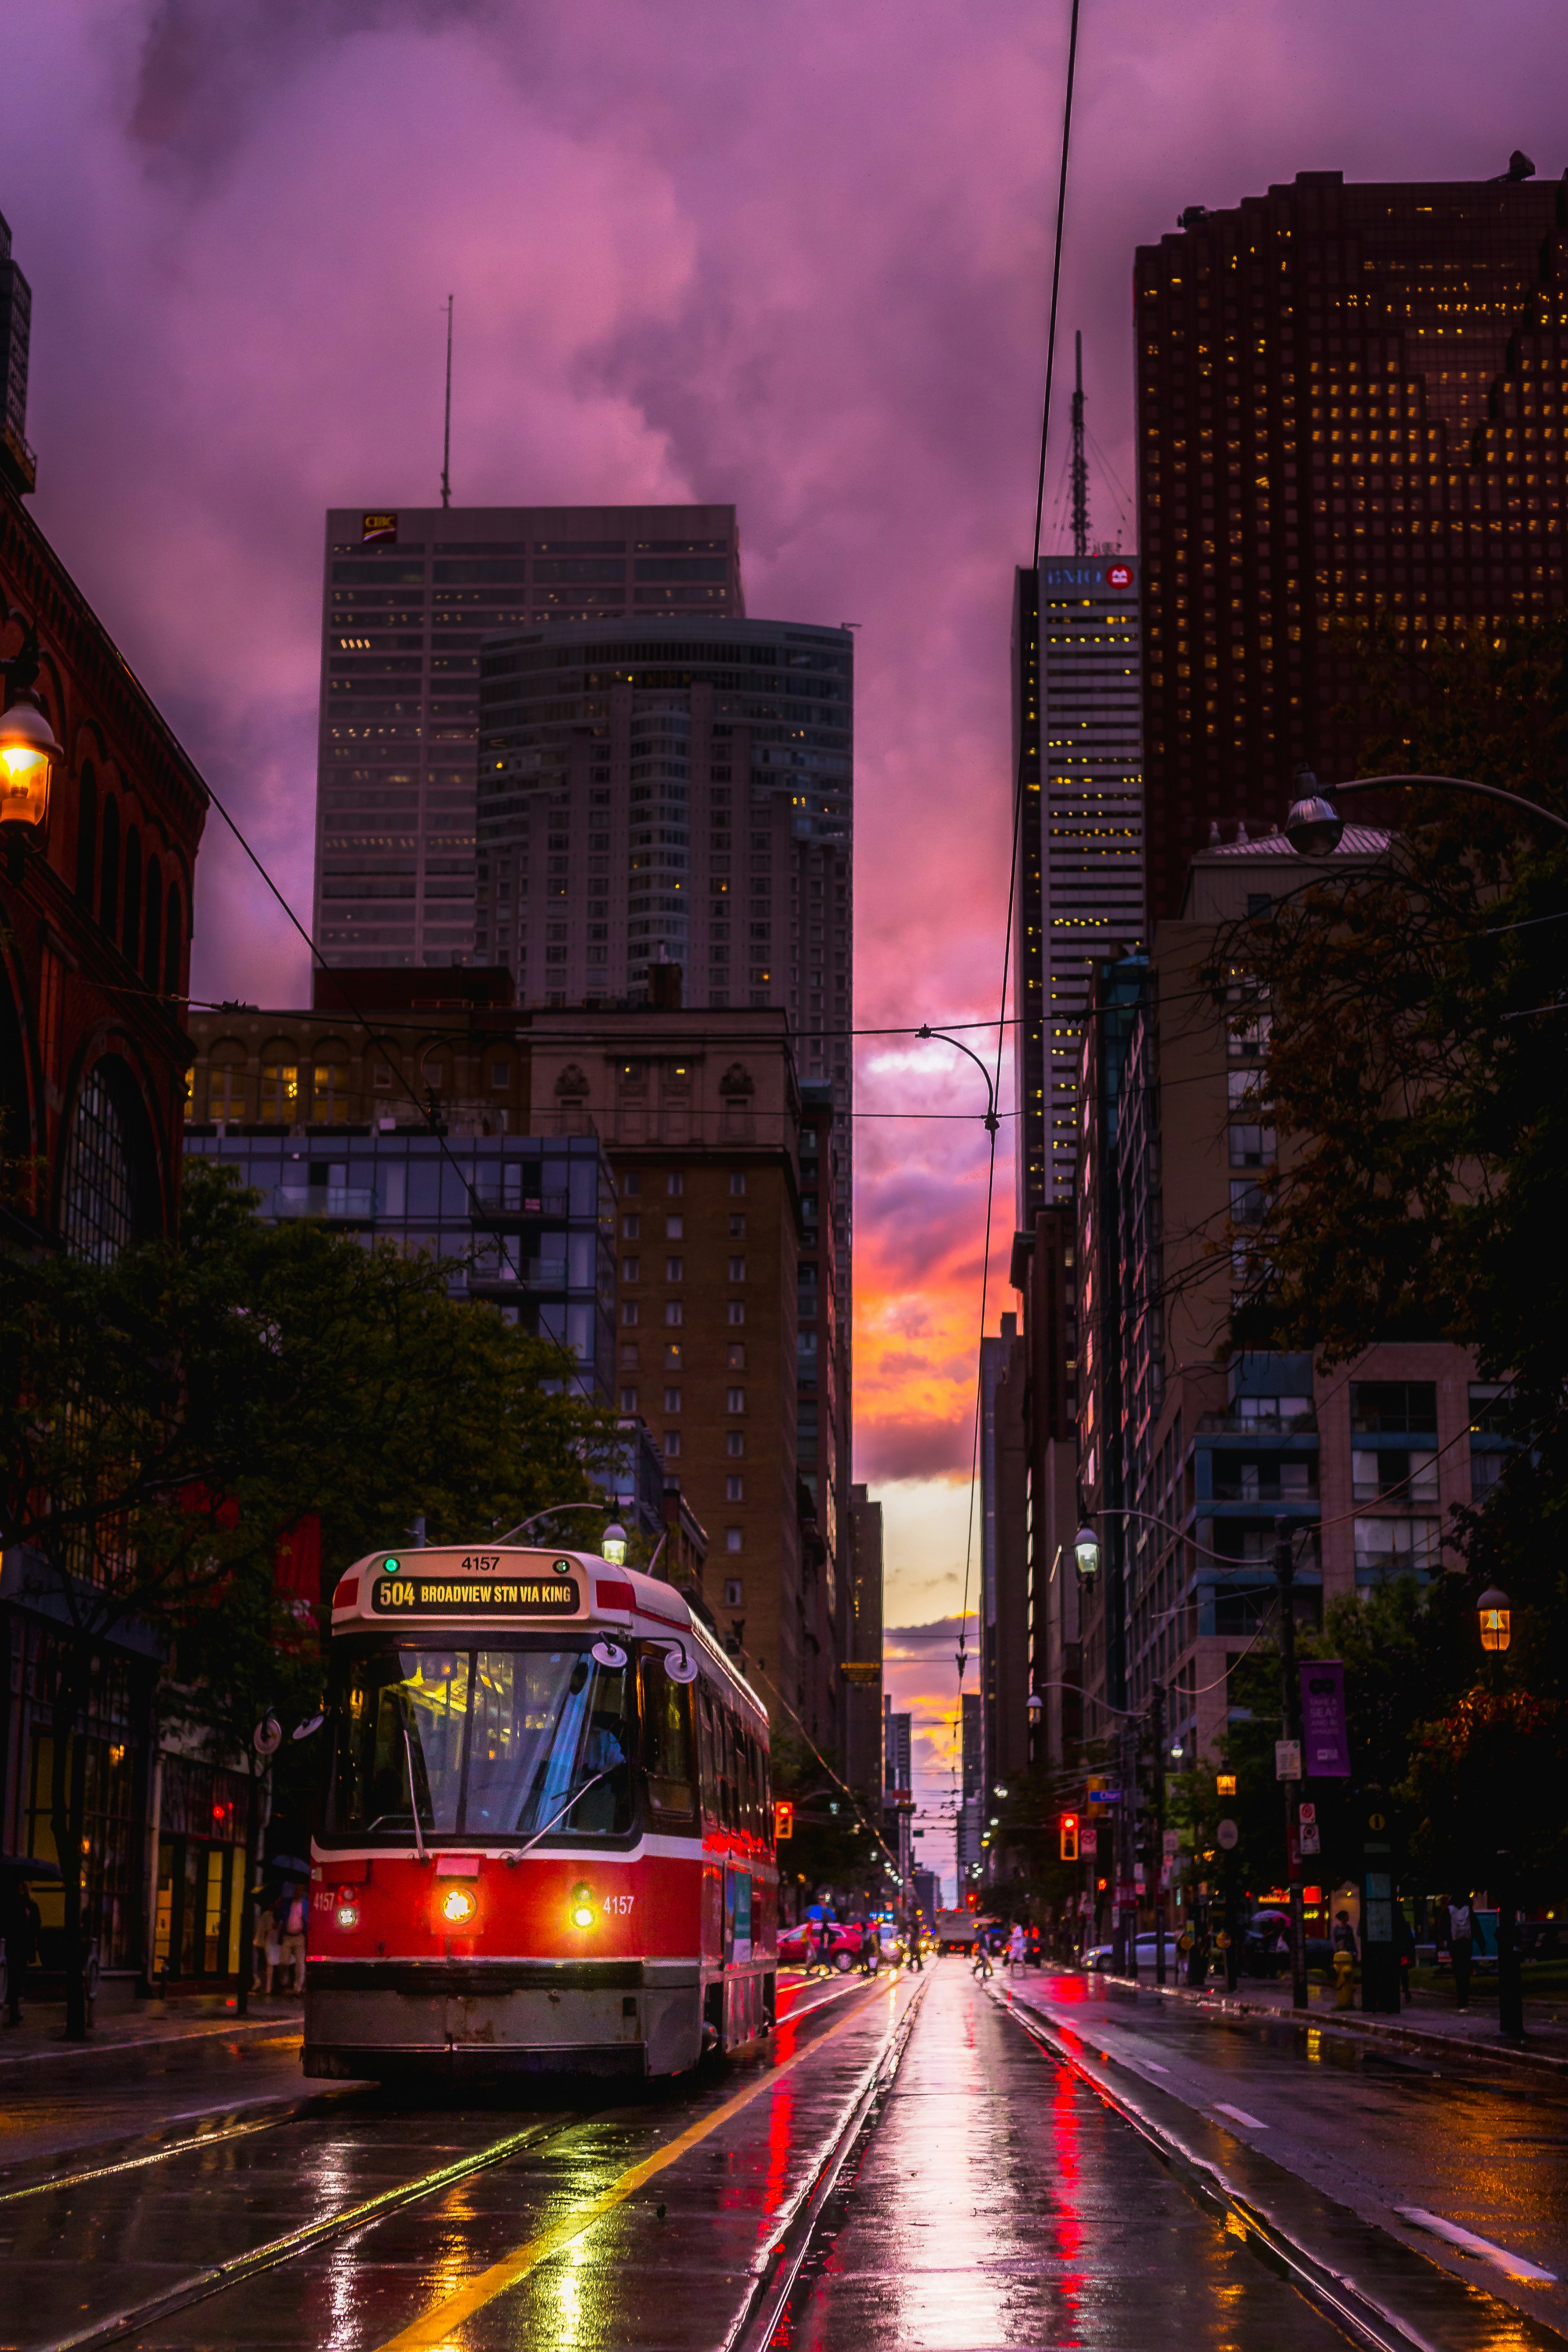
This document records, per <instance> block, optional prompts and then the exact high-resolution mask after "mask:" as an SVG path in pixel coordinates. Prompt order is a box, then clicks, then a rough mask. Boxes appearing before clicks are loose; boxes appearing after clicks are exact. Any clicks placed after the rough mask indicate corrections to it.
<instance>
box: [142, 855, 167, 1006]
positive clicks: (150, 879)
mask: <svg viewBox="0 0 1568 2352" xmlns="http://www.w3.org/2000/svg"><path fill="white" fill-rule="evenodd" d="M162 950H163V875H162V868H161V867H160V866H159V864H158V860H157V859H156V858H155V857H150V858H149V859H148V861H147V912H146V917H145V919H144V921H143V923H142V926H141V977H142V979H143V980H144V981H145V982H147V985H148V987H149V988H150V989H151V990H152V992H153V994H154V995H156V994H157V992H158V974H159V970H160V961H161V958H162Z"/></svg>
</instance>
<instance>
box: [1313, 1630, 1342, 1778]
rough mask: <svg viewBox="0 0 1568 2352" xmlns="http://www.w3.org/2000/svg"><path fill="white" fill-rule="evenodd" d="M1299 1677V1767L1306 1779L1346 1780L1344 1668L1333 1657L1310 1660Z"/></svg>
mask: <svg viewBox="0 0 1568 2352" xmlns="http://www.w3.org/2000/svg"><path fill="white" fill-rule="evenodd" d="M1301 1765H1302V1769H1303V1770H1304V1772H1305V1775H1306V1778H1307V1779H1308V1780H1348V1779H1349V1778H1350V1738H1349V1735H1348V1733H1347V1732H1346V1730H1345V1724H1344V1668H1343V1665H1341V1664H1340V1662H1339V1660H1338V1659H1337V1658H1314V1659H1313V1661H1312V1664H1311V1665H1306V1666H1303V1667H1302V1668H1301Z"/></svg>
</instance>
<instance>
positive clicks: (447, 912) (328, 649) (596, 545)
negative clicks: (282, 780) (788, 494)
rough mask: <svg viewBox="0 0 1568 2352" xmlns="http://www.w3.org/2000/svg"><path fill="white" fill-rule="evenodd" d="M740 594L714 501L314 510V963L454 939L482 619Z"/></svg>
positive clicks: (375, 956)
mask: <svg viewBox="0 0 1568 2352" xmlns="http://www.w3.org/2000/svg"><path fill="white" fill-rule="evenodd" d="M745 609H746V606H745V600H744V598H743V596H742V593H741V584H740V544H739V540H738V538H737V531H736V520H735V509H734V508H733V507H731V506H683V507H450V508H442V507H403V508H401V509H384V510H382V511H379V512H370V511H367V510H366V509H361V508H358V507H356V508H353V509H349V508H333V509H330V510H329V513H328V516H327V549H326V578H325V583H324V589H323V596H322V653H321V721H320V751H319V768H318V786H317V795H316V893H315V934H316V939H317V942H318V944H319V947H320V949H321V951H322V953H323V955H324V956H325V957H326V960H327V961H328V962H329V963H331V964H339V965H348V966H353V965H364V964H382V965H386V964H450V963H453V962H463V961H466V960H467V958H468V957H469V956H470V955H471V954H472V953H473V951H474V949H475V936H474V882H475V856H474V852H475V830H474V816H475V781H476V774H475V771H476V736H477V725H478V684H479V645H480V640H481V638H482V637H483V636H484V635H485V634H486V632H487V631H490V630H495V629H506V628H512V627H517V626H525V625H549V626H550V627H557V626H560V625H566V626H572V625H580V624H581V623H583V622H586V621H590V620H594V619H601V618H602V619H617V620H627V619H631V618H633V617H635V618H636V619H638V620H639V621H641V620H643V619H644V618H646V619H648V620H653V619H655V618H658V617H661V616H663V615H665V614H675V613H678V614H689V615H691V616H692V617H693V618H701V619H705V620H706V619H708V618H711V617H712V616H714V615H716V614H724V615H737V614H742V613H744V611H745Z"/></svg>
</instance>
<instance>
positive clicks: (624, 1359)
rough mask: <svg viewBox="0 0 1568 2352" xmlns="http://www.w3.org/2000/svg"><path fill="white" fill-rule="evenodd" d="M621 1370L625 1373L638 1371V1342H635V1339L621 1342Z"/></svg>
mask: <svg viewBox="0 0 1568 2352" xmlns="http://www.w3.org/2000/svg"><path fill="white" fill-rule="evenodd" d="M621 1369H622V1371H623V1372H634V1371H635V1370H636V1369H637V1342H636V1340H635V1339H622V1342H621Z"/></svg>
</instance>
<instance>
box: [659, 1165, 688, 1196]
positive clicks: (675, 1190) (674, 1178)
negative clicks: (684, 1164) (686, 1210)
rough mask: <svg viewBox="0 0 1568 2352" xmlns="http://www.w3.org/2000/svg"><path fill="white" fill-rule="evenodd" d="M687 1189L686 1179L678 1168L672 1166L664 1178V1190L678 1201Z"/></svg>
mask: <svg viewBox="0 0 1568 2352" xmlns="http://www.w3.org/2000/svg"><path fill="white" fill-rule="evenodd" d="M685 1189H686V1180H685V1176H684V1175H683V1174H682V1173H681V1171H680V1170H679V1169H678V1168H672V1169H671V1171H670V1172H669V1174H668V1175H667V1176H666V1177H665V1179H664V1190H665V1192H667V1193H668V1194H669V1196H670V1198H671V1200H672V1201H678V1200H679V1199H680V1197H681V1194H682V1193H683V1192H685Z"/></svg>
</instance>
